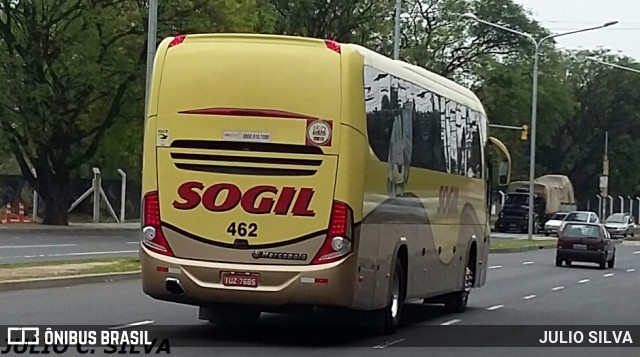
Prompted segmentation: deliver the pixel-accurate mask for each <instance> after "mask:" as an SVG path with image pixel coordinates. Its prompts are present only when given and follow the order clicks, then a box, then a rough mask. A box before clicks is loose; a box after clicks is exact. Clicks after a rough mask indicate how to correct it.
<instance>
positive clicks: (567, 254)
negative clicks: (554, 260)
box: [556, 249, 607, 263]
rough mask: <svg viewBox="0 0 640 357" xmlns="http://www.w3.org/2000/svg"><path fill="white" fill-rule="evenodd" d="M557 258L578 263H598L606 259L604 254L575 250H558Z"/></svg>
mask: <svg viewBox="0 0 640 357" xmlns="http://www.w3.org/2000/svg"><path fill="white" fill-rule="evenodd" d="M556 255H557V257H558V258H560V259H563V260H565V259H566V260H575V261H579V262H591V263H599V262H601V261H602V260H603V259H606V258H607V256H606V252H596V251H585V250H575V249H558V250H557V253H556Z"/></svg>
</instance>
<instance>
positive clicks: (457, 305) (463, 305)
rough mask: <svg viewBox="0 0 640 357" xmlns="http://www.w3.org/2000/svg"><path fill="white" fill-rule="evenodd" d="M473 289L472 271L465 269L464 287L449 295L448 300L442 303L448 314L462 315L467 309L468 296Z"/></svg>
mask: <svg viewBox="0 0 640 357" xmlns="http://www.w3.org/2000/svg"><path fill="white" fill-rule="evenodd" d="M472 287H473V271H472V270H471V269H469V267H467V268H466V269H465V274H464V287H463V288H462V290H461V291H458V292H455V293H453V294H451V296H450V297H449V299H447V301H446V302H445V303H444V308H445V309H446V310H447V311H448V312H453V313H462V312H464V311H465V310H466V309H467V302H468V301H469V294H470V293H471V288H472Z"/></svg>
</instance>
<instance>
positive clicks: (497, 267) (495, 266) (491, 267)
mask: <svg viewBox="0 0 640 357" xmlns="http://www.w3.org/2000/svg"><path fill="white" fill-rule="evenodd" d="M500 268H502V265H494V266H490V267H489V269H500Z"/></svg>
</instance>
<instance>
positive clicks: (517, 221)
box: [495, 217, 529, 230]
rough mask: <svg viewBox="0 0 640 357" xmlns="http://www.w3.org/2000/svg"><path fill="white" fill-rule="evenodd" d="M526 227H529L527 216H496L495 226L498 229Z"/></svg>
mask: <svg viewBox="0 0 640 357" xmlns="http://www.w3.org/2000/svg"><path fill="white" fill-rule="evenodd" d="M528 227H529V219H528V218H515V217H505V218H498V220H497V221H496V226H495V228H496V229H499V230H510V229H518V230H520V229H525V228H528Z"/></svg>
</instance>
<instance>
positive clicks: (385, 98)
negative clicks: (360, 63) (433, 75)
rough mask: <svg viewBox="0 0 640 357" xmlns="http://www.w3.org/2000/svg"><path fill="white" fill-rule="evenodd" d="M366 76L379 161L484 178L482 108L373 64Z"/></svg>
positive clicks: (371, 138)
mask: <svg viewBox="0 0 640 357" xmlns="http://www.w3.org/2000/svg"><path fill="white" fill-rule="evenodd" d="M364 78H365V88H364V90H365V103H366V114H367V134H368V136H369V145H370V146H371V149H372V150H373V152H374V153H375V155H376V157H377V158H378V159H379V160H380V161H383V162H390V163H396V164H405V165H407V164H408V165H410V166H411V167H417V168H422V169H429V170H435V171H441V172H448V173H453V174H458V175H463V176H469V177H474V178H480V177H482V169H483V168H482V152H481V145H482V143H481V139H480V127H479V122H480V119H481V114H480V113H479V112H477V111H474V110H471V109H469V108H467V107H465V106H463V105H460V104H459V103H456V102H454V101H452V100H449V99H448V98H445V97H443V96H441V95H438V94H436V93H433V92H430V91H429V90H427V89H425V88H422V87H420V86H418V85H416V84H413V83H410V82H407V81H404V80H401V79H399V78H396V77H393V76H391V75H389V74H387V73H384V72H381V71H379V70H377V69H375V68H372V67H370V66H365V71H364ZM392 146H393V147H394V150H391V147H392ZM398 148H399V149H398ZM390 153H391V154H390Z"/></svg>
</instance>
